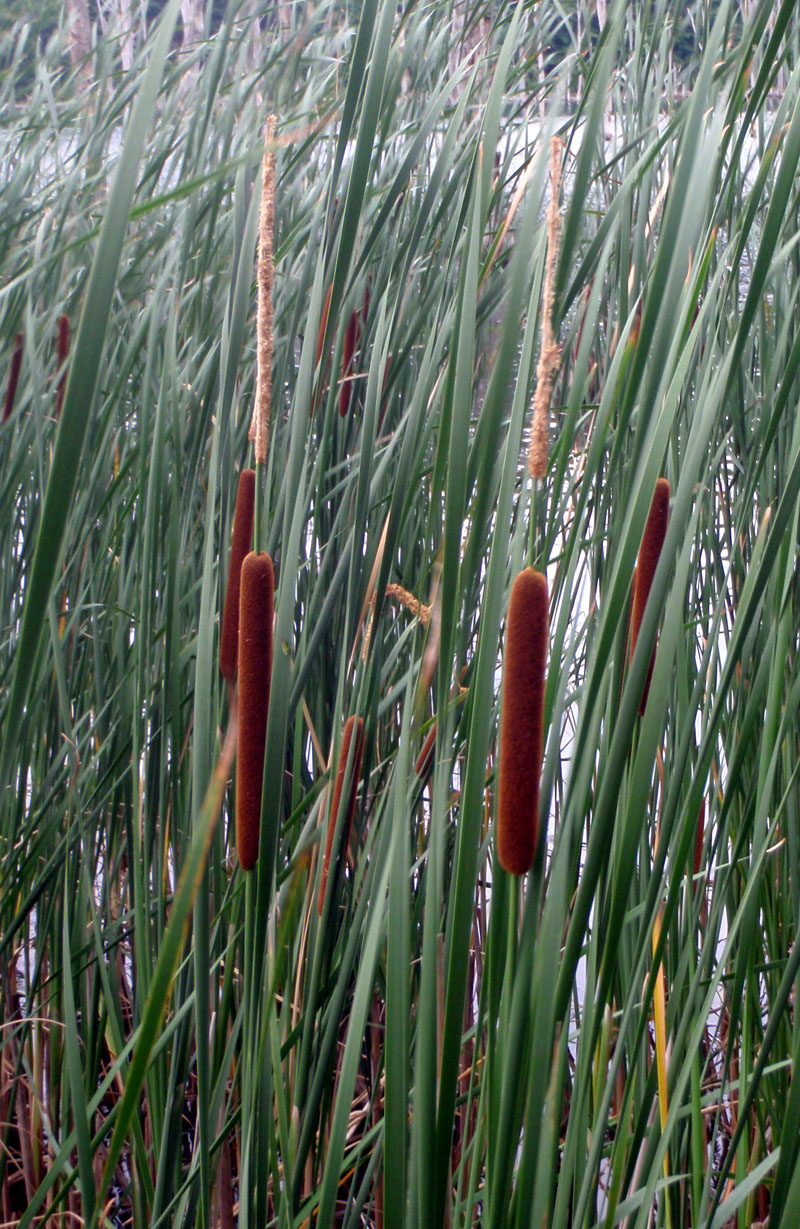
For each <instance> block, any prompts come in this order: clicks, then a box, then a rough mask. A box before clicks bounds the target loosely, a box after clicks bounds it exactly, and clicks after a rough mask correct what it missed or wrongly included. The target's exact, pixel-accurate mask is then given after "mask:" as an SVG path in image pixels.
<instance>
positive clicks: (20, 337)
mask: <svg viewBox="0 0 800 1229" xmlns="http://www.w3.org/2000/svg"><path fill="white" fill-rule="evenodd" d="M24 348H25V334H24V333H17V335H16V337H15V338H14V349H13V350H12V351H11V365H10V367H9V369H8V384H7V385H6V399H5V404H4V405H3V422H5V421H6V420H7V419H9V418H10V417H11V411H12V410H13V409H14V400H15V398H16V396H17V385H18V384H19V373H20V370H21V368H22V352H23V350H24Z"/></svg>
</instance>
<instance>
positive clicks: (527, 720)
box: [497, 568, 549, 875]
mask: <svg viewBox="0 0 800 1229" xmlns="http://www.w3.org/2000/svg"><path fill="white" fill-rule="evenodd" d="M548 637H549V622H548V597H547V578H546V576H545V575H544V574H543V573H542V572H536V571H534V569H533V568H525V570H524V571H522V572H520V573H519V575H518V576H517V577H516V578H515V580H514V583H513V585H512V587H511V599H510V601H509V604H508V619H507V622H506V643H505V652H504V656H503V705H502V714H501V725H500V769H499V790H498V802H497V856H498V857H499V859H500V865H501V866H502V867H503V868H504V869H505V870H506V871H508V872H509V874H511V875H524V874H525V873H526V872H527V871H529V870H530V868H531V866H532V865H533V859H534V855H535V853H536V841H537V837H538V834H539V780H540V777H541V772H542V755H543V753H544V692H545V681H546V663H547V643H548Z"/></svg>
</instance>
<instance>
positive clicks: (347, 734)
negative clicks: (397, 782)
mask: <svg viewBox="0 0 800 1229" xmlns="http://www.w3.org/2000/svg"><path fill="white" fill-rule="evenodd" d="M354 737H355V744H354V747H353V755H352V763H351V773H350V793H349V797H348V803H347V814H346V816H345V821H344V839H343V843H342V848H343V849H345V850H346V849H347V846H348V844H349V842H350V829H351V828H352V826H353V817H354V815H355V813H356V793H357V792H358V781H359V778H360V776H361V759H362V757H363V754H364V719H363V718H362V717H348V718H347V721H346V723H345V727H344V732H343V733H342V747H341V750H340V752H339V763H338V765H337V767H336V784H335V785H334V787H333V800H332V802H331V809H330V811H329V812H328V839H327V842H326V844H325V861H324V862H323V864H322V878H321V879H320V884H319V898H318V900H317V912H318V913H319V915H320V917H321V916H322V906H323V905H324V903H325V889H326V887H327V884H328V871H329V870H330V864H331V853H332V851H333V834H334V832H335V830H336V816H337V815H338V814H339V803H340V802H341V798H342V790H343V789H344V778H345V773H346V770H347V760H348V757H349V756H350V744H351V742H353V738H354Z"/></svg>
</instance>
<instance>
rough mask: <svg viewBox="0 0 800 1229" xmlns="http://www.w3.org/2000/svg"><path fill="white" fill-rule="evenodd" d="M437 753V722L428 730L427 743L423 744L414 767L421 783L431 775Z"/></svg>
mask: <svg viewBox="0 0 800 1229" xmlns="http://www.w3.org/2000/svg"><path fill="white" fill-rule="evenodd" d="M435 752H436V722H435V721H434V723H433V725H432V726H431V728H430V729H429V730H428V734H427V736H426V738H425V742H424V743H423V744H422V750H421V751H420V753H419V755H418V756H417V762H416V764H415V765H414V771H415V772H416V774H417V776H418V777H419V779H420V781H426V780H427V779H428V776H429V775H430V771H431V769H432V768H433V757H434V754H435Z"/></svg>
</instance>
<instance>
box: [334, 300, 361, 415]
mask: <svg viewBox="0 0 800 1229" xmlns="http://www.w3.org/2000/svg"><path fill="white" fill-rule="evenodd" d="M359 331H360V330H359V326H358V312H355V311H354V312H351V313H350V319H349V320H348V322H347V328H346V330H345V334H344V349H343V351H342V381H341V384H342V386H341V388H340V390H339V414H340V416H341V417H342V418H344V417H345V415H346V414H347V411H348V410H349V408H350V398H351V396H352V394H353V381H352V379H351V375H352V371H353V355H354V354H355V350H356V346H357V345H358V335H359Z"/></svg>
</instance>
